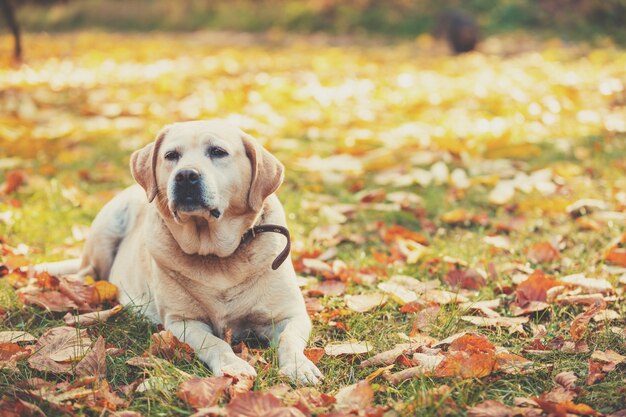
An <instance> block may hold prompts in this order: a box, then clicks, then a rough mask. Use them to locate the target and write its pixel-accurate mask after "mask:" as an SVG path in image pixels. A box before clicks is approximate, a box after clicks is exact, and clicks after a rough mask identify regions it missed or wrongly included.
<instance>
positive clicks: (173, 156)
mask: <svg viewBox="0 0 626 417" xmlns="http://www.w3.org/2000/svg"><path fill="white" fill-rule="evenodd" d="M165 159H167V160H168V161H178V160H179V159H180V153H178V151H168V152H165Z"/></svg>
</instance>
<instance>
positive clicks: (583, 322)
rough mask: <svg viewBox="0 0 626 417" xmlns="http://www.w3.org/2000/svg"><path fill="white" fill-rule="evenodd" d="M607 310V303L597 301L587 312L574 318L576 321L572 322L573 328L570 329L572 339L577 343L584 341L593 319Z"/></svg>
mask: <svg viewBox="0 0 626 417" xmlns="http://www.w3.org/2000/svg"><path fill="white" fill-rule="evenodd" d="M605 308H606V303H605V302H604V300H596V301H595V302H594V303H593V305H591V306H590V307H589V308H588V309H587V310H586V311H584V312H582V313H580V314H579V315H577V316H576V317H574V320H572V326H571V327H570V334H571V335H572V339H574V340H575V341H578V340H580V339H582V337H583V335H584V334H585V331H586V330H587V327H588V326H589V321H590V320H591V318H592V317H593V316H595V315H596V314H597V313H598V312H599V311H601V310H604V309H605Z"/></svg>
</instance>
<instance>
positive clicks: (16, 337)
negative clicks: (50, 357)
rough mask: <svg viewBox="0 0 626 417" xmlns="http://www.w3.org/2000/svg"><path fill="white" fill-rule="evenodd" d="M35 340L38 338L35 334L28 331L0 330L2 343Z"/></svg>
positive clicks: (0, 341)
mask: <svg viewBox="0 0 626 417" xmlns="http://www.w3.org/2000/svg"><path fill="white" fill-rule="evenodd" d="M35 340H37V339H36V338H35V336H33V335H32V334H30V333H27V332H22V331H17V330H6V331H3V332H0V343H9V342H11V343H18V342H34V341H35Z"/></svg>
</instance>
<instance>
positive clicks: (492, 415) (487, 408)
mask: <svg viewBox="0 0 626 417" xmlns="http://www.w3.org/2000/svg"><path fill="white" fill-rule="evenodd" d="M516 414H517V413H516V412H515V411H514V410H513V409H512V408H510V407H508V406H506V405H504V404H502V403H501V402H500V401H494V400H487V401H483V402H482V403H480V404H476V405H475V406H473V407H469V408H468V409H467V417H513V416H514V415H516Z"/></svg>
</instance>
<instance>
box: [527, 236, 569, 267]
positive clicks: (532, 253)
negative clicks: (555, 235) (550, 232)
mask: <svg viewBox="0 0 626 417" xmlns="http://www.w3.org/2000/svg"><path fill="white" fill-rule="evenodd" d="M528 257H529V258H530V260H531V261H533V262H535V263H539V264H541V263H549V262H554V261H556V260H557V259H559V258H560V257H561V252H559V250H558V249H557V248H555V247H554V246H552V244H551V243H550V242H546V241H544V242H539V243H535V244H533V245H531V246H530V247H529V248H528Z"/></svg>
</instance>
